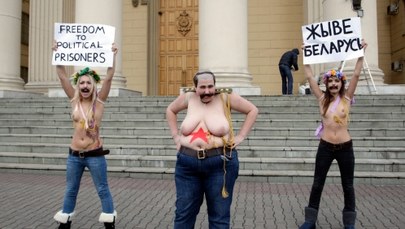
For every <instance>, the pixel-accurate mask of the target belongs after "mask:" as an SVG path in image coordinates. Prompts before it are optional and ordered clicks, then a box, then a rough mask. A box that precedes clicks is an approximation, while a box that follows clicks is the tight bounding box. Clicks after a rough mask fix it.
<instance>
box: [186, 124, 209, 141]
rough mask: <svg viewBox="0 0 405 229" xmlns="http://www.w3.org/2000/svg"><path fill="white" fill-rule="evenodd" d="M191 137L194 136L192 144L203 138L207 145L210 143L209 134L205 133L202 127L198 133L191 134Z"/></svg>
mask: <svg viewBox="0 0 405 229" xmlns="http://www.w3.org/2000/svg"><path fill="white" fill-rule="evenodd" d="M191 135H192V136H193V137H192V138H191V139H190V143H192V142H193V141H194V140H196V139H197V138H201V139H202V140H204V141H205V142H206V143H208V139H207V133H206V132H204V130H203V129H202V128H201V127H200V129H198V131H197V132H194V133H191Z"/></svg>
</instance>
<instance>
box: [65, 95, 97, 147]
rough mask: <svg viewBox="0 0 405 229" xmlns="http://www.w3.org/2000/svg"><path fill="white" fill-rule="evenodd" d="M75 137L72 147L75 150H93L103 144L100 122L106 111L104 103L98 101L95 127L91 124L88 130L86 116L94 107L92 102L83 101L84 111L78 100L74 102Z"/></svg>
mask: <svg viewBox="0 0 405 229" xmlns="http://www.w3.org/2000/svg"><path fill="white" fill-rule="evenodd" d="M71 106H72V120H73V128H74V131H73V137H72V142H71V145H70V147H71V148H72V149H74V150H86V151H88V150H93V149H97V148H99V147H101V146H102V141H101V139H100V123H101V118H102V115H103V112H104V105H103V104H102V103H101V102H99V101H97V102H96V107H95V113H94V127H93V128H91V125H90V127H89V128H87V130H86V125H85V118H84V117H83V113H84V114H86V113H87V111H88V109H92V108H91V105H90V103H82V108H83V113H82V111H81V109H80V106H79V104H78V103H77V102H72V103H71Z"/></svg>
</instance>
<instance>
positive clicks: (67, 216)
mask: <svg viewBox="0 0 405 229" xmlns="http://www.w3.org/2000/svg"><path fill="white" fill-rule="evenodd" d="M74 214H75V213H74V212H72V213H63V212H62V211H58V212H57V213H56V214H55V216H54V217H53V218H54V219H55V220H56V221H57V222H58V223H59V227H58V229H70V226H71V225H72V220H71V219H72V217H73V215H74Z"/></svg>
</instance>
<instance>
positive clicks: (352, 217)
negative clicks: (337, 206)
mask: <svg viewBox="0 0 405 229" xmlns="http://www.w3.org/2000/svg"><path fill="white" fill-rule="evenodd" d="M356 216H357V213H356V212H349V211H343V226H345V229H355V227H354V224H355V222H356Z"/></svg>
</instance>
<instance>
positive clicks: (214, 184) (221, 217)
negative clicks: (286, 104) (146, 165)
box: [174, 149, 239, 229]
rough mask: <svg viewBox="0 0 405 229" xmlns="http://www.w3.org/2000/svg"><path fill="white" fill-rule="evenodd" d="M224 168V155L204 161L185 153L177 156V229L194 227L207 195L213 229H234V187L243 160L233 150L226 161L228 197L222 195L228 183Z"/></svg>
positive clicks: (210, 223) (211, 228)
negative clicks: (224, 185) (231, 219)
mask: <svg viewBox="0 0 405 229" xmlns="http://www.w3.org/2000/svg"><path fill="white" fill-rule="evenodd" d="M228 159H229V158H228ZM223 165H224V161H223V159H222V156H214V157H209V158H205V159H202V160H200V159H197V158H194V157H191V156H188V155H185V154H182V153H178V154H177V162H176V170H175V183H176V216H175V220H174V228H175V229H190V228H194V224H195V221H196V217H197V214H198V212H199V211H200V206H201V204H202V203H203V198H204V195H205V199H206V202H207V210H208V221H209V228H210V229H213V228H230V215H231V214H230V211H231V204H232V194H233V187H234V185H235V181H236V178H237V177H238V174H239V160H238V155H237V151H236V150H235V149H234V150H233V151H232V158H230V159H229V160H228V161H226V182H225V184H226V190H227V191H228V193H229V196H228V197H227V198H223V197H222V195H221V191H222V186H223V184H224V167H223Z"/></svg>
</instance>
